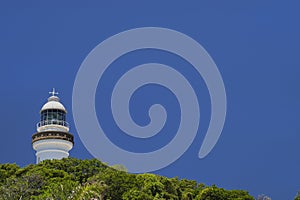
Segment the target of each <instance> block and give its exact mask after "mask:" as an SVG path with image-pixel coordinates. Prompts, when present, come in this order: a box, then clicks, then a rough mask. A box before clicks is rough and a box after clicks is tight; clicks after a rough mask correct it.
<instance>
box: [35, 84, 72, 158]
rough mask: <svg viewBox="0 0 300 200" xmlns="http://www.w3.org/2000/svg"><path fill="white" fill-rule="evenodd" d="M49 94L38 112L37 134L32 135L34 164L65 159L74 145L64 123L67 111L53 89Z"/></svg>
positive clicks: (67, 125)
mask: <svg viewBox="0 0 300 200" xmlns="http://www.w3.org/2000/svg"><path fill="white" fill-rule="evenodd" d="M49 93H50V94H51V96H50V97H49V98H48V102H47V103H46V104H45V105H44V106H43V107H42V109H41V111H40V113H41V120H40V122H39V123H38V124H37V132H36V133H35V134H33V135H32V146H33V149H34V150H36V154H35V155H36V163H39V162H41V161H43V160H47V159H62V158H67V157H68V156H69V151H70V150H71V149H72V148H73V145H74V137H73V135H72V134H71V133H69V124H68V123H67V122H66V114H67V110H66V109H65V107H64V106H63V105H62V104H61V103H60V102H59V98H58V96H57V94H58V93H57V92H55V89H53V91H52V92H49Z"/></svg>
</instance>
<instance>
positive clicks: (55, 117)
mask: <svg viewBox="0 0 300 200" xmlns="http://www.w3.org/2000/svg"><path fill="white" fill-rule="evenodd" d="M65 120H66V113H65V112H64V111H62V110H57V109H49V110H44V111H43V112H42V113H41V121H51V122H54V121H65Z"/></svg>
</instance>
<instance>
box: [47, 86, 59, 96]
mask: <svg viewBox="0 0 300 200" xmlns="http://www.w3.org/2000/svg"><path fill="white" fill-rule="evenodd" d="M49 94H52V96H56V94H58V92H55V88H53V89H52V92H49Z"/></svg>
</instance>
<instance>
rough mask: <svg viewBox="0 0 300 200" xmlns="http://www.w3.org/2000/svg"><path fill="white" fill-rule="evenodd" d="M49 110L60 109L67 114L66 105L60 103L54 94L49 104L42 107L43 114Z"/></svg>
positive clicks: (49, 99)
mask: <svg viewBox="0 0 300 200" xmlns="http://www.w3.org/2000/svg"><path fill="white" fill-rule="evenodd" d="M49 109H58V110H63V111H65V112H67V110H66V108H65V107H64V105H62V103H60V102H59V98H58V96H55V95H54V94H52V96H51V97H49V98H48V102H47V103H46V104H45V105H44V106H43V107H42V109H41V112H42V111H44V110H49Z"/></svg>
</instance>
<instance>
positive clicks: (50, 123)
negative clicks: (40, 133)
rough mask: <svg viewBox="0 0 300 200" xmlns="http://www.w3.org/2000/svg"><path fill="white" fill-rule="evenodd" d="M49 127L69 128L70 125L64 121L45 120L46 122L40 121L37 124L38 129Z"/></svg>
mask: <svg viewBox="0 0 300 200" xmlns="http://www.w3.org/2000/svg"><path fill="white" fill-rule="evenodd" d="M47 125H59V126H65V127H68V128H69V123H68V122H66V121H62V120H45V121H40V122H39V123H37V125H36V126H37V128H39V127H41V126H47Z"/></svg>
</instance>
